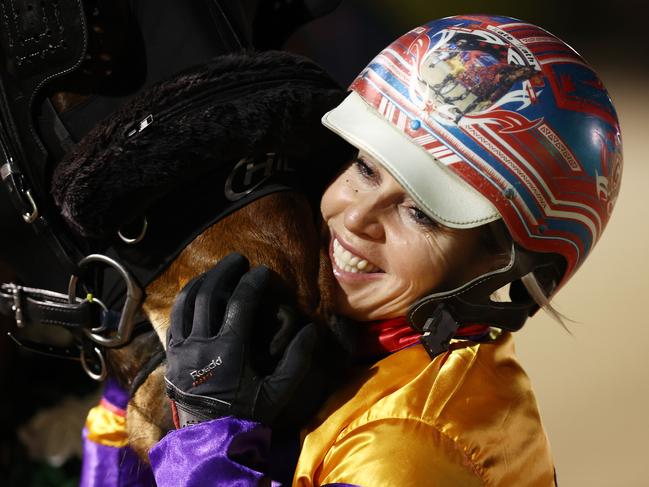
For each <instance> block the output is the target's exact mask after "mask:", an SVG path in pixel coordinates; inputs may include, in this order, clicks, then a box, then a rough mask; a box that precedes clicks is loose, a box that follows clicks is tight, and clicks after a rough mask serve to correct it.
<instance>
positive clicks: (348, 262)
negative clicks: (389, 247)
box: [333, 239, 379, 274]
mask: <svg viewBox="0 0 649 487" xmlns="http://www.w3.org/2000/svg"><path fill="white" fill-rule="evenodd" d="M333 247H334V252H333V257H334V261H335V262H336V265H337V266H338V267H339V268H341V269H342V270H344V271H345V272H354V273H356V272H360V273H361V274H363V273H370V272H376V271H378V270H379V268H378V267H376V266H375V265H373V264H370V263H369V262H368V261H366V260H365V259H362V258H360V257H358V256H356V255H354V254H352V253H351V252H350V251H349V250H346V249H344V248H343V246H342V245H340V242H338V239H334V245H333Z"/></svg>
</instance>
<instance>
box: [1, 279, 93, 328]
mask: <svg viewBox="0 0 649 487" xmlns="http://www.w3.org/2000/svg"><path fill="white" fill-rule="evenodd" d="M99 310H100V307H99V306H97V304H96V303H94V302H93V301H90V300H75V301H74V302H70V300H69V298H68V296H67V295H66V294H61V293H57V292H54V291H47V290H45V289H36V288H30V287H23V286H18V285H16V284H2V286H1V287H0V313H1V314H3V315H7V316H14V317H15V319H16V324H17V325H18V327H19V328H24V327H25V325H26V324H27V323H42V324H44V325H55V326H62V327H64V328H67V329H69V330H80V329H84V328H86V329H90V328H92V327H94V326H96V324H97V323H98V322H99Z"/></svg>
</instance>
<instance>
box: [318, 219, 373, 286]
mask: <svg viewBox="0 0 649 487" xmlns="http://www.w3.org/2000/svg"><path fill="white" fill-rule="evenodd" d="M329 258H330V259H331V263H332V267H333V271H334V276H336V279H338V280H339V281H341V280H343V281H367V280H373V279H378V278H381V274H384V272H383V270H381V269H380V268H379V267H378V266H377V265H376V264H374V263H373V262H372V261H370V260H369V259H368V258H367V257H366V256H365V255H363V254H362V253H361V252H359V251H358V250H356V249H354V248H353V247H352V246H351V245H349V244H348V243H346V242H345V241H343V240H342V238H341V237H339V236H338V235H336V234H335V233H334V231H333V230H332V231H331V240H330V242H329Z"/></svg>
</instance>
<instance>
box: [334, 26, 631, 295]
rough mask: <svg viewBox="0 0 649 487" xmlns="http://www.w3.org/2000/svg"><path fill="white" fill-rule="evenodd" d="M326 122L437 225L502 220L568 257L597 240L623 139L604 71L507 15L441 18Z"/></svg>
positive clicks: (395, 47)
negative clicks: (392, 179) (600, 72)
mask: <svg viewBox="0 0 649 487" xmlns="http://www.w3.org/2000/svg"><path fill="white" fill-rule="evenodd" d="M350 90H351V93H350V94H349V95H348V97H347V98H346V99H345V100H344V101H343V102H342V103H341V104H340V105H339V106H338V107H336V108H335V109H334V110H332V111H330V112H329V113H327V114H326V115H325V116H324V118H323V123H324V124H325V125H326V126H327V127H329V128H330V129H331V130H333V131H335V132H337V133H338V134H339V135H341V136H342V137H343V138H345V139H346V140H347V141H349V142H350V143H351V144H353V145H354V146H356V147H357V148H359V149H362V150H364V151H366V152H367V153H369V154H370V155H371V156H372V157H374V158H375V159H377V160H378V161H379V162H380V163H382V164H383V165H384V166H385V168H386V169H387V170H388V171H390V173H391V174H392V175H393V176H394V177H395V178H396V179H397V180H398V181H399V182H400V183H401V185H402V186H403V187H404V188H405V189H406V190H407V191H408V193H409V194H410V195H411V196H412V198H413V199H414V200H415V201H416V202H417V204H418V205H420V208H421V210H422V211H424V212H425V213H427V214H428V216H430V217H431V218H433V219H435V220H436V221H438V222H439V223H441V224H444V225H446V226H449V227H454V228H470V227H475V226H478V225H482V224H485V223H488V222H491V221H494V220H497V219H498V218H502V220H503V222H504V223H505V225H506V226H507V228H508V230H509V232H510V234H511V236H512V238H513V239H514V241H515V242H516V243H517V244H518V245H520V246H521V247H522V248H524V249H527V250H528V251H532V252H540V253H555V254H559V255H561V256H563V258H564V259H565V265H566V270H565V273H564V275H563V277H562V279H561V282H559V283H557V284H558V285H557V286H556V288H555V290H556V289H558V287H561V285H562V284H563V283H565V281H566V280H567V279H569V278H570V276H572V274H573V273H574V272H575V270H576V269H577V268H578V267H579V266H580V265H581V264H582V263H583V262H584V260H585V258H586V257H587V256H588V254H589V253H590V252H591V250H592V248H593V246H594V245H595V243H596V242H597V241H598V239H599V238H600V236H601V234H602V232H603V230H604V228H605V226H606V224H607V222H608V220H609V218H610V215H611V211H612V210H613V206H614V205H615V200H616V198H617V195H618V191H619V187H620V179H621V175H622V143H621V137H620V127H619V123H618V119H617V115H616V112H615V109H614V107H613V104H612V102H611V99H610V97H609V95H608V93H607V92H606V89H605V88H604V86H603V84H602V82H601V80H600V79H599V78H598V76H597V75H596V74H595V73H594V72H593V70H592V68H591V67H590V66H589V65H588V64H586V62H585V61H584V60H583V59H582V58H581V57H580V56H579V55H578V54H577V53H576V52H575V51H574V50H573V49H572V48H571V47H570V46H568V45H567V44H566V43H565V42H563V41H561V40H560V39H558V38H556V37H555V36H553V35H552V34H550V33H548V32H547V31H545V30H543V29H541V28H539V27H537V26H534V25H531V24H528V23H526V22H523V21H520V20H516V19H513V18H508V17H500V16H491V15H472V16H457V17H448V18H444V19H441V20H435V21H432V22H430V23H428V24H425V25H423V26H421V27H417V28H415V29H413V30H411V31H410V32H408V33H407V34H405V35H404V36H402V37H400V38H399V39H397V40H396V41H395V42H393V43H392V44H390V45H389V46H388V47H387V48H386V49H384V50H383V51H382V52H381V53H380V54H379V55H378V56H376V57H375V58H374V59H373V60H372V62H371V63H370V64H369V65H368V66H367V67H366V68H365V69H364V70H363V71H362V72H361V73H360V74H359V76H358V77H357V78H356V79H355V80H354V81H353V83H352V84H351V86H350Z"/></svg>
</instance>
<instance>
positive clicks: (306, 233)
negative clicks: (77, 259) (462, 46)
mask: <svg viewBox="0 0 649 487" xmlns="http://www.w3.org/2000/svg"><path fill="white" fill-rule="evenodd" d="M251 80H254V81H252V82H251ZM233 86H234V87H235V89H234V91H233V89H232V87H233ZM242 87H243V88H242ZM205 93H208V95H207V96H205ZM342 96H344V94H343V92H342V90H340V89H339V88H338V87H337V85H336V84H335V83H334V82H333V81H332V80H331V79H330V78H329V77H328V76H327V75H326V74H325V73H324V72H323V71H322V70H321V69H320V68H319V67H317V66H315V65H314V64H313V63H311V62H310V61H308V60H306V59H304V58H301V57H299V56H295V55H290V54H287V53H278V52H276V53H262V54H241V55H228V56H223V57H222V58H220V59H215V60H214V61H212V62H211V63H209V64H208V65H207V66H199V67H197V68H196V69H194V70H192V71H189V72H185V73H183V74H182V75H180V76H178V77H175V78H172V79H170V80H167V81H165V82H163V83H161V84H159V85H156V86H154V87H152V88H151V89H150V90H148V91H146V92H144V93H143V94H142V95H140V96H138V97H136V98H135V99H133V100H131V101H130V102H129V103H128V104H127V105H125V106H124V107H122V108H121V109H120V110H119V111H118V112H117V113H116V114H114V115H113V116H111V117H109V118H108V119H106V120H104V121H103V122H102V123H100V124H99V125H98V126H97V127H95V128H94V129H93V130H92V131H91V132H90V133H89V134H88V135H87V136H86V137H85V138H84V139H82V140H81V141H80V142H79V144H78V145H77V147H76V148H75V149H74V150H73V151H72V152H71V153H70V154H68V155H67V156H66V157H65V158H64V160H63V161H62V162H61V164H59V166H58V167H57V169H56V171H55V173H54V176H53V186H52V188H53V189H52V193H53V195H54V198H55V201H56V202H57V204H58V205H59V206H60V207H61V209H62V214H63V216H64V218H65V219H66V220H67V221H68V223H69V224H70V226H71V227H72V228H74V229H75V230H76V231H77V232H79V233H81V234H82V235H83V236H85V237H87V238H89V239H94V241H97V240H99V241H107V240H108V239H110V238H111V236H112V237H113V239H114V235H115V234H116V233H117V231H118V230H119V229H120V227H121V225H122V224H123V222H129V221H142V219H143V218H147V219H148V221H149V227H150V232H153V233H151V235H147V237H146V238H145V239H144V240H143V241H142V242H141V244H139V246H140V247H141V248H140V249H138V248H135V249H134V248H133V246H132V245H131V246H129V245H123V248H120V247H118V246H117V247H114V248H115V249H116V252H117V253H118V254H119V255H121V256H123V257H124V259H125V260H126V262H134V258H133V257H132V252H136V255H137V256H138V257H137V258H138V259H150V258H151V255H152V254H154V253H156V252H157V253H158V254H164V252H162V251H161V250H160V248H161V246H163V243H164V242H162V240H164V241H165V242H167V240H169V239H170V238H171V239H177V237H178V235H175V233H177V232H176V230H175V229H176V228H183V229H184V230H182V231H189V234H188V235H181V237H182V238H180V239H179V240H178V241H180V242H183V241H184V239H187V238H188V237H191V236H192V234H193V235H197V236H195V237H194V238H193V239H192V240H191V242H190V243H188V244H187V245H186V246H185V247H184V248H183V249H182V251H180V252H179V253H178V254H177V255H176V256H175V257H174V258H173V259H172V261H171V264H170V265H168V266H167V267H166V268H165V269H164V271H163V272H162V273H160V274H158V275H157V276H156V277H155V279H153V280H151V281H150V282H149V283H148V284H147V286H146V299H145V301H144V305H143V308H144V311H145V312H146V314H147V316H148V319H149V320H150V322H151V323H152V325H153V328H154V330H155V332H149V333H143V334H140V335H137V336H136V337H135V338H134V339H133V340H132V342H131V343H130V344H128V345H127V346H125V347H122V348H117V349H111V350H109V352H108V355H107V356H108V359H109V364H110V371H111V373H112V374H113V376H115V377H116V378H117V379H118V380H119V381H120V382H121V384H122V385H123V386H125V387H127V388H130V389H133V388H135V389H136V390H135V393H134V395H133V397H132V399H131V401H130V403H129V406H128V410H127V425H128V431H129V438H130V445H131V446H132V447H133V448H134V449H135V451H136V452H137V453H138V454H139V455H140V456H141V457H142V458H143V459H146V458H147V454H148V450H149V449H150V448H151V446H152V445H153V444H154V443H155V442H156V441H158V440H159V439H160V438H161V436H162V435H163V434H164V433H165V432H166V431H167V430H169V429H170V428H171V427H172V423H171V417H170V412H169V408H168V404H167V400H166V396H165V391H164V389H165V387H164V364H162V365H160V366H158V367H156V368H155V369H154V370H150V366H149V365H148V362H149V360H150V358H151V357H152V356H154V355H156V354H158V352H159V351H160V350H161V344H162V345H164V344H165V341H166V331H167V328H168V326H169V315H170V310H171V306H172V304H173V300H174V298H175V296H176V295H177V294H178V292H179V291H180V290H181V289H182V287H183V286H184V285H185V284H186V283H187V282H188V281H189V280H190V279H192V278H193V277H195V276H197V275H199V274H201V273H203V272H205V271H207V270H208V269H210V268H211V267H213V266H214V265H215V263H216V262H218V261H219V260H220V259H221V258H223V257H224V256H225V255H227V254H229V253H231V252H239V253H241V254H243V255H245V256H246V257H248V259H249V260H250V263H251V265H253V266H254V265H259V264H264V265H266V266H268V267H270V268H271V269H272V270H274V271H275V272H276V273H277V274H278V275H279V276H280V277H281V280H282V281H283V287H284V288H286V289H287V290H289V294H291V295H292V296H294V297H293V299H294V300H295V303H296V305H297V307H298V308H299V310H300V311H301V312H302V313H303V314H304V315H305V316H306V317H308V318H309V319H310V320H316V321H320V322H324V321H325V320H326V319H327V317H328V316H329V312H330V310H331V305H332V299H331V296H332V289H333V275H332V272H331V267H330V262H329V258H328V255H327V249H326V247H324V246H323V245H322V244H321V238H320V227H321V223H320V218H319V211H318V208H317V202H318V201H319V192H320V191H322V189H323V188H324V186H325V185H326V183H327V181H328V178H331V177H333V176H334V175H335V173H336V172H337V171H338V170H339V168H340V167H341V166H342V165H343V163H344V162H346V160H347V159H348V158H349V156H350V155H351V152H350V150H349V146H347V145H346V144H344V143H343V142H341V141H340V140H339V139H337V138H336V137H335V136H334V135H333V134H332V133H329V132H328V131H327V130H326V129H324V128H323V127H322V126H321V124H320V117H321V116H322V114H323V113H324V112H325V111H326V110H327V109H330V108H331V107H333V106H334V105H335V104H336V103H337V102H338V101H340V99H341V98H342ZM197 97H200V98H199V99H200V102H199V103H195V101H196V99H197ZM170 112H171V113H173V114H174V116H172V117H167V118H165V117H164V115H160V116H159V117H158V114H160V113H165V114H168V113H170ZM149 114H153V116H152V119H153V123H152V124H151V125H150V126H147V127H146V129H145V130H143V131H141V133H138V134H137V135H135V136H134V135H133V132H132V131H131V130H129V127H130V126H132V122H133V121H134V120H135V121H137V120H144V119H146V118H147V117H149ZM156 122H158V123H156ZM259 154H273V155H279V156H278V157H277V158H276V159H277V160H281V161H285V163H282V164H279V166H281V167H282V168H284V167H289V166H290V170H289V171H288V173H290V174H289V176H290V177H291V178H292V181H293V182H292V183H291V184H290V185H288V186H282V190H281V191H276V192H270V193H269V194H263V195H262V196H261V197H259V198H256V199H253V200H252V201H249V202H246V201H245V200H240V201H244V202H245V204H241V203H240V202H239V201H235V203H236V208H235V211H230V212H228V215H227V216H226V217H224V218H220V219H218V218H215V215H217V214H219V213H222V208H220V206H219V205H220V204H221V202H223V201H225V200H226V199H228V198H229V199H233V198H232V193H237V192H236V191H233V190H232V187H231V184H234V183H231V180H232V177H233V176H232V175H233V174H234V173H235V171H236V168H238V167H241V166H242V163H243V165H244V166H246V164H245V162H246V161H250V160H251V158H254V157H255V156H256V155H257V156H258V155H259ZM276 159H273V160H276ZM269 160H270V159H269ZM237 161H238V162H237ZM249 164H252V163H249ZM264 164H270V162H268V161H266V162H263V163H262V165H261V166H259V167H261V168H262V169H263V170H261V169H260V170H259V171H257V167H256V166H255V168H254V172H255V174H257V173H259V174H266V172H265V171H267V170H268V171H270V169H268V168H269V167H270V166H267V165H264ZM222 166H225V167H226V170H225V172H223V171H221V169H222ZM232 167H234V169H231V168H232ZM323 168H324V169H323ZM224 174H225V175H227V177H225V176H224ZM273 176H274V175H273ZM269 177H271V176H269ZM223 179H227V181H226V183H225V190H224V192H225V193H226V196H227V195H229V196H228V198H226V199H218V198H217V200H218V204H216V203H214V198H215V197H216V196H219V195H218V194H217V193H220V191H219V189H218V188H219V187H223V185H224V183H223ZM243 179H245V178H243ZM264 184H266V183H264V182H263V181H261V182H260V183H259V185H260V186H259V187H260V188H263V187H264ZM253 186H254V187H255V188H256V187H257V186H256V185H253ZM178 187H180V189H178ZM291 188H292V189H291ZM302 189H304V190H306V191H307V193H308V194H307V193H304V192H303V191H301V190H302ZM250 191H252V189H250ZM262 191H263V190H262ZM248 192H249V191H248V190H246V191H240V192H239V193H237V194H244V193H246V194H248ZM250 194H254V191H252V193H250ZM194 200H201V201H203V202H204V204H200V205H195V208H196V212H200V211H203V207H204V206H207V207H208V208H213V210H211V211H212V213H213V214H210V212H209V211H207V212H204V213H205V214H204V215H202V217H201V218H198V217H196V218H197V220H196V221H195V225H193V226H190V227H187V226H186V220H187V219H189V218H194V211H191V212H189V214H188V210H183V209H182V207H183V205H190V204H192V203H191V201H194ZM210 205H212V206H210ZM214 205H216V206H214ZM314 207H315V208H314ZM179 208H181V209H179ZM192 208H194V207H192ZM215 219H216V220H218V221H216V222H214V220H215ZM177 225H185V226H183V227H179V226H177ZM187 228H189V230H187ZM201 228H205V229H204V230H202V231H200V229H201ZM156 229H157V230H156ZM196 229H198V230H199V231H198V232H197V231H196ZM156 231H157V232H158V233H155V232H156ZM178 231H180V230H178ZM156 235H157V236H158V237H156ZM156 238H159V239H160V240H156ZM147 239H148V240H147ZM112 245H114V246H115V245H118V244H114V243H113V244H112ZM136 247H137V246H136ZM149 250H150V252H149ZM120 252H121V253H120ZM167 255H168V254H167ZM153 260H155V259H153ZM135 262H136V260H135ZM156 262H157V261H156ZM136 263H137V262H136ZM156 265H158V264H156ZM159 267H161V266H159ZM260 326H263V324H260ZM142 370H145V371H146V374H147V375H146V377H143V373H142V372H141V371H142Z"/></svg>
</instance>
